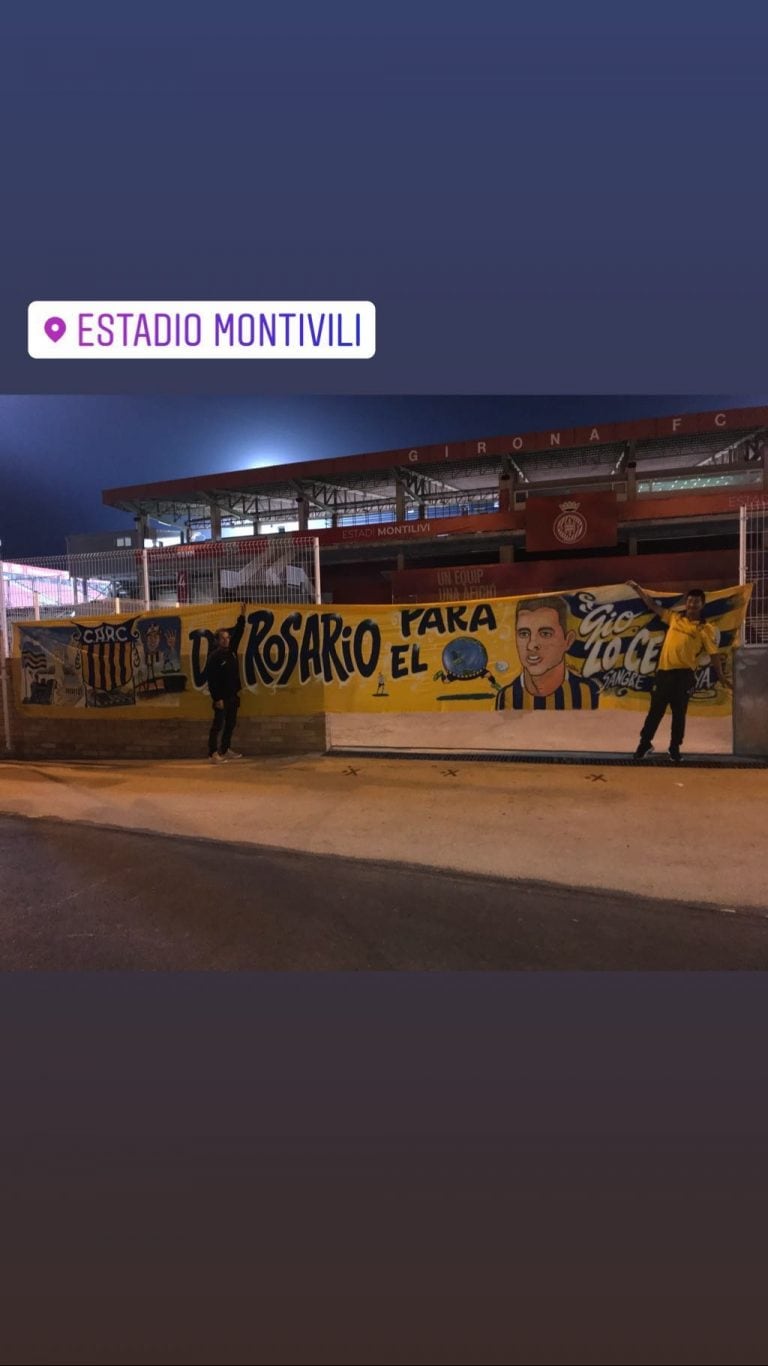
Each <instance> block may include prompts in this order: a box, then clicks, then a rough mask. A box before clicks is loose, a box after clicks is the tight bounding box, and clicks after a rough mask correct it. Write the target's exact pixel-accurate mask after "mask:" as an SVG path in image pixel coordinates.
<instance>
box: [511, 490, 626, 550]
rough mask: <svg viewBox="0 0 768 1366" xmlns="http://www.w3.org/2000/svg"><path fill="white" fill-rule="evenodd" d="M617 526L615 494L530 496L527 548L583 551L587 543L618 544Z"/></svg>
mask: <svg viewBox="0 0 768 1366" xmlns="http://www.w3.org/2000/svg"><path fill="white" fill-rule="evenodd" d="M617 525H618V517H617V508H616V494H615V493H579V494H577V495H576V496H575V497H566V496H563V495H561V496H560V497H559V498H528V499H527V501H526V504H525V548H526V550H582V549H584V548H586V547H588V546H602V545H616V542H617V539H618V537H617Z"/></svg>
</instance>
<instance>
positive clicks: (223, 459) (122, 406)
mask: <svg viewBox="0 0 768 1366" xmlns="http://www.w3.org/2000/svg"><path fill="white" fill-rule="evenodd" d="M765 403H768V398H766V397H765V396H764V395H731V396H726V395H722V394H714V395H708V396H704V397H702V396H701V395H687V396H679V395H677V396H670V395H661V396H660V395H630V396H627V397H620V396H617V395H608V396H605V395H589V396H586V397H575V396H549V397H547V396H544V397H517V398H515V397H506V398H501V397H494V396H471V397H461V396H458V395H453V396H449V397H439V396H438V397H434V396H428V397H413V396H408V397H395V398H387V397H381V396H378V395H372V396H356V397H341V396H340V397H335V396H333V397H327V396H313V397H309V396H307V397H278V396H267V397H261V396H248V397H238V398H228V397H198V398H157V397H153V398H131V397H108V398H102V397H83V396H67V397H60V396H51V395H46V396H40V397H38V396H26V395H19V396H16V395H3V396H0V537H1V538H2V554H3V555H4V556H5V557H6V558H11V557H12V556H14V555H19V556H24V555H31V554H38V555H43V554H60V553H63V551H64V549H65V537H66V535H67V534H73V533H79V532H89V531H99V530H110V529H118V528H121V527H126V526H129V525H130V519H129V518H128V517H127V516H125V515H123V514H121V513H118V512H115V511H113V510H112V509H109V508H105V507H104V506H103V505H102V502H101V490H102V489H104V488H110V487H114V486H116V485H123V484H132V483H142V482H148V481H150V480H152V479H164V478H174V477H179V478H181V477H183V476H184V475H189V474H203V473H209V472H212V471H215V470H222V471H223V470H232V469H242V468H247V467H248V466H249V465H269V464H280V463H284V462H288V461H295V460H305V459H311V458H315V457H324V456H335V455H353V454H355V453H357V452H360V451H368V450H381V449H386V448H388V447H398V446H407V445H418V444H424V443H427V442H433V441H457V440H464V439H468V438H471V437H483V436H493V435H503V434H505V433H506V432H514V431H520V430H526V429H528V430H530V429H535V428H539V427H541V428H547V427H550V426H563V427H565V426H570V425H574V424H579V425H580V424H583V423H588V422H592V421H595V422H601V421H602V422H607V421H616V420H620V419H631V418H635V417H647V416H655V415H659V416H661V415H663V414H665V413H674V412H677V411H686V410H687V411H695V410H697V409H708V408H714V407H719V406H721V405H726V404H728V405H729V406H751V405H753V404H754V405H758V404H765Z"/></svg>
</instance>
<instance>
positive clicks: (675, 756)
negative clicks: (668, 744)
mask: <svg viewBox="0 0 768 1366" xmlns="http://www.w3.org/2000/svg"><path fill="white" fill-rule="evenodd" d="M669 757H670V759H671V760H672V763H673V764H681V763H682V762H683V756H682V754H681V753H680V750H679V749H670V751H669Z"/></svg>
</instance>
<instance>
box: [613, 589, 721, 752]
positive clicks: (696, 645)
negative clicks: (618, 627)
mask: <svg viewBox="0 0 768 1366" xmlns="http://www.w3.org/2000/svg"><path fill="white" fill-rule="evenodd" d="M627 583H628V586H629V587H630V588H632V589H634V591H635V592H636V593H637V595H638V597H640V598H641V599H642V601H643V603H644V604H645V606H646V607H647V608H648V611H649V612H652V613H653V615H654V616H656V617H658V618H659V620H660V621H662V622H663V623H664V625H665V626H666V628H667V634H666V636H665V638H664V644H663V645H662V647H661V654H660V656H659V665H658V668H657V670H656V676H655V678H654V682H653V693H652V696H651V706H650V710H649V712H648V715H647V717H646V718H645V725H644V726H643V729H642V731H641V732H640V743H639V744H638V746H637V749H636V750H635V758H636V759H644V758H645V756H646V754H648V753H649V752H650V750H651V749H652V748H653V744H652V741H653V737H654V735H655V734H656V731H657V729H658V727H659V724H660V722H661V719H662V717H663V715H664V713H665V711H666V710H667V707H670V708H671V711H672V735H671V740H670V746H669V757H670V759H671V760H672V762H673V763H675V764H679V763H680V761H681V755H680V746H681V745H682V743H683V736H684V734H685V714H686V712H687V710H688V702H689V700H690V697H691V694H692V692H693V690H694V686H695V679H696V664H697V661H698V658H699V656H700V655H702V654H707V655H709V657H710V659H711V661H712V667H713V669H714V671H715V677H716V678H717V680H718V682H719V683H722V684H723V686H724V687H726V688H730V686H731V685H730V683H729V682H728V681H727V679H726V678H725V675H724V673H723V665H722V661H721V659H720V656H719V654H718V652H717V634H716V632H715V630H714V628H713V627H712V626H710V625H709V623H708V622H706V621H703V620H702V614H703V611H704V603H705V602H706V597H705V595H704V593H703V592H702V590H701V589H700V588H690V589H689V590H688V592H687V593H686V595H685V610H684V611H682V612H672V611H670V610H669V609H668V608H666V607H662V605H661V603H659V602H656V601H655V599H654V598H652V597H651V596H650V594H648V593H646V591H645V589H644V588H641V587H640V585H639V583H635V581H634V579H628V580H627Z"/></svg>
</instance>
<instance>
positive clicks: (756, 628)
mask: <svg viewBox="0 0 768 1366" xmlns="http://www.w3.org/2000/svg"><path fill="white" fill-rule="evenodd" d="M739 582H740V583H749V584H751V585H752V596H751V599H750V603H749V609H748V611H747V616H746V620H745V622H744V640H743V643H744V645H768V497H766V496H762V497H761V496H756V497H755V498H753V499H750V500H749V502H748V503H746V504H742V506H741V508H740V509H739Z"/></svg>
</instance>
